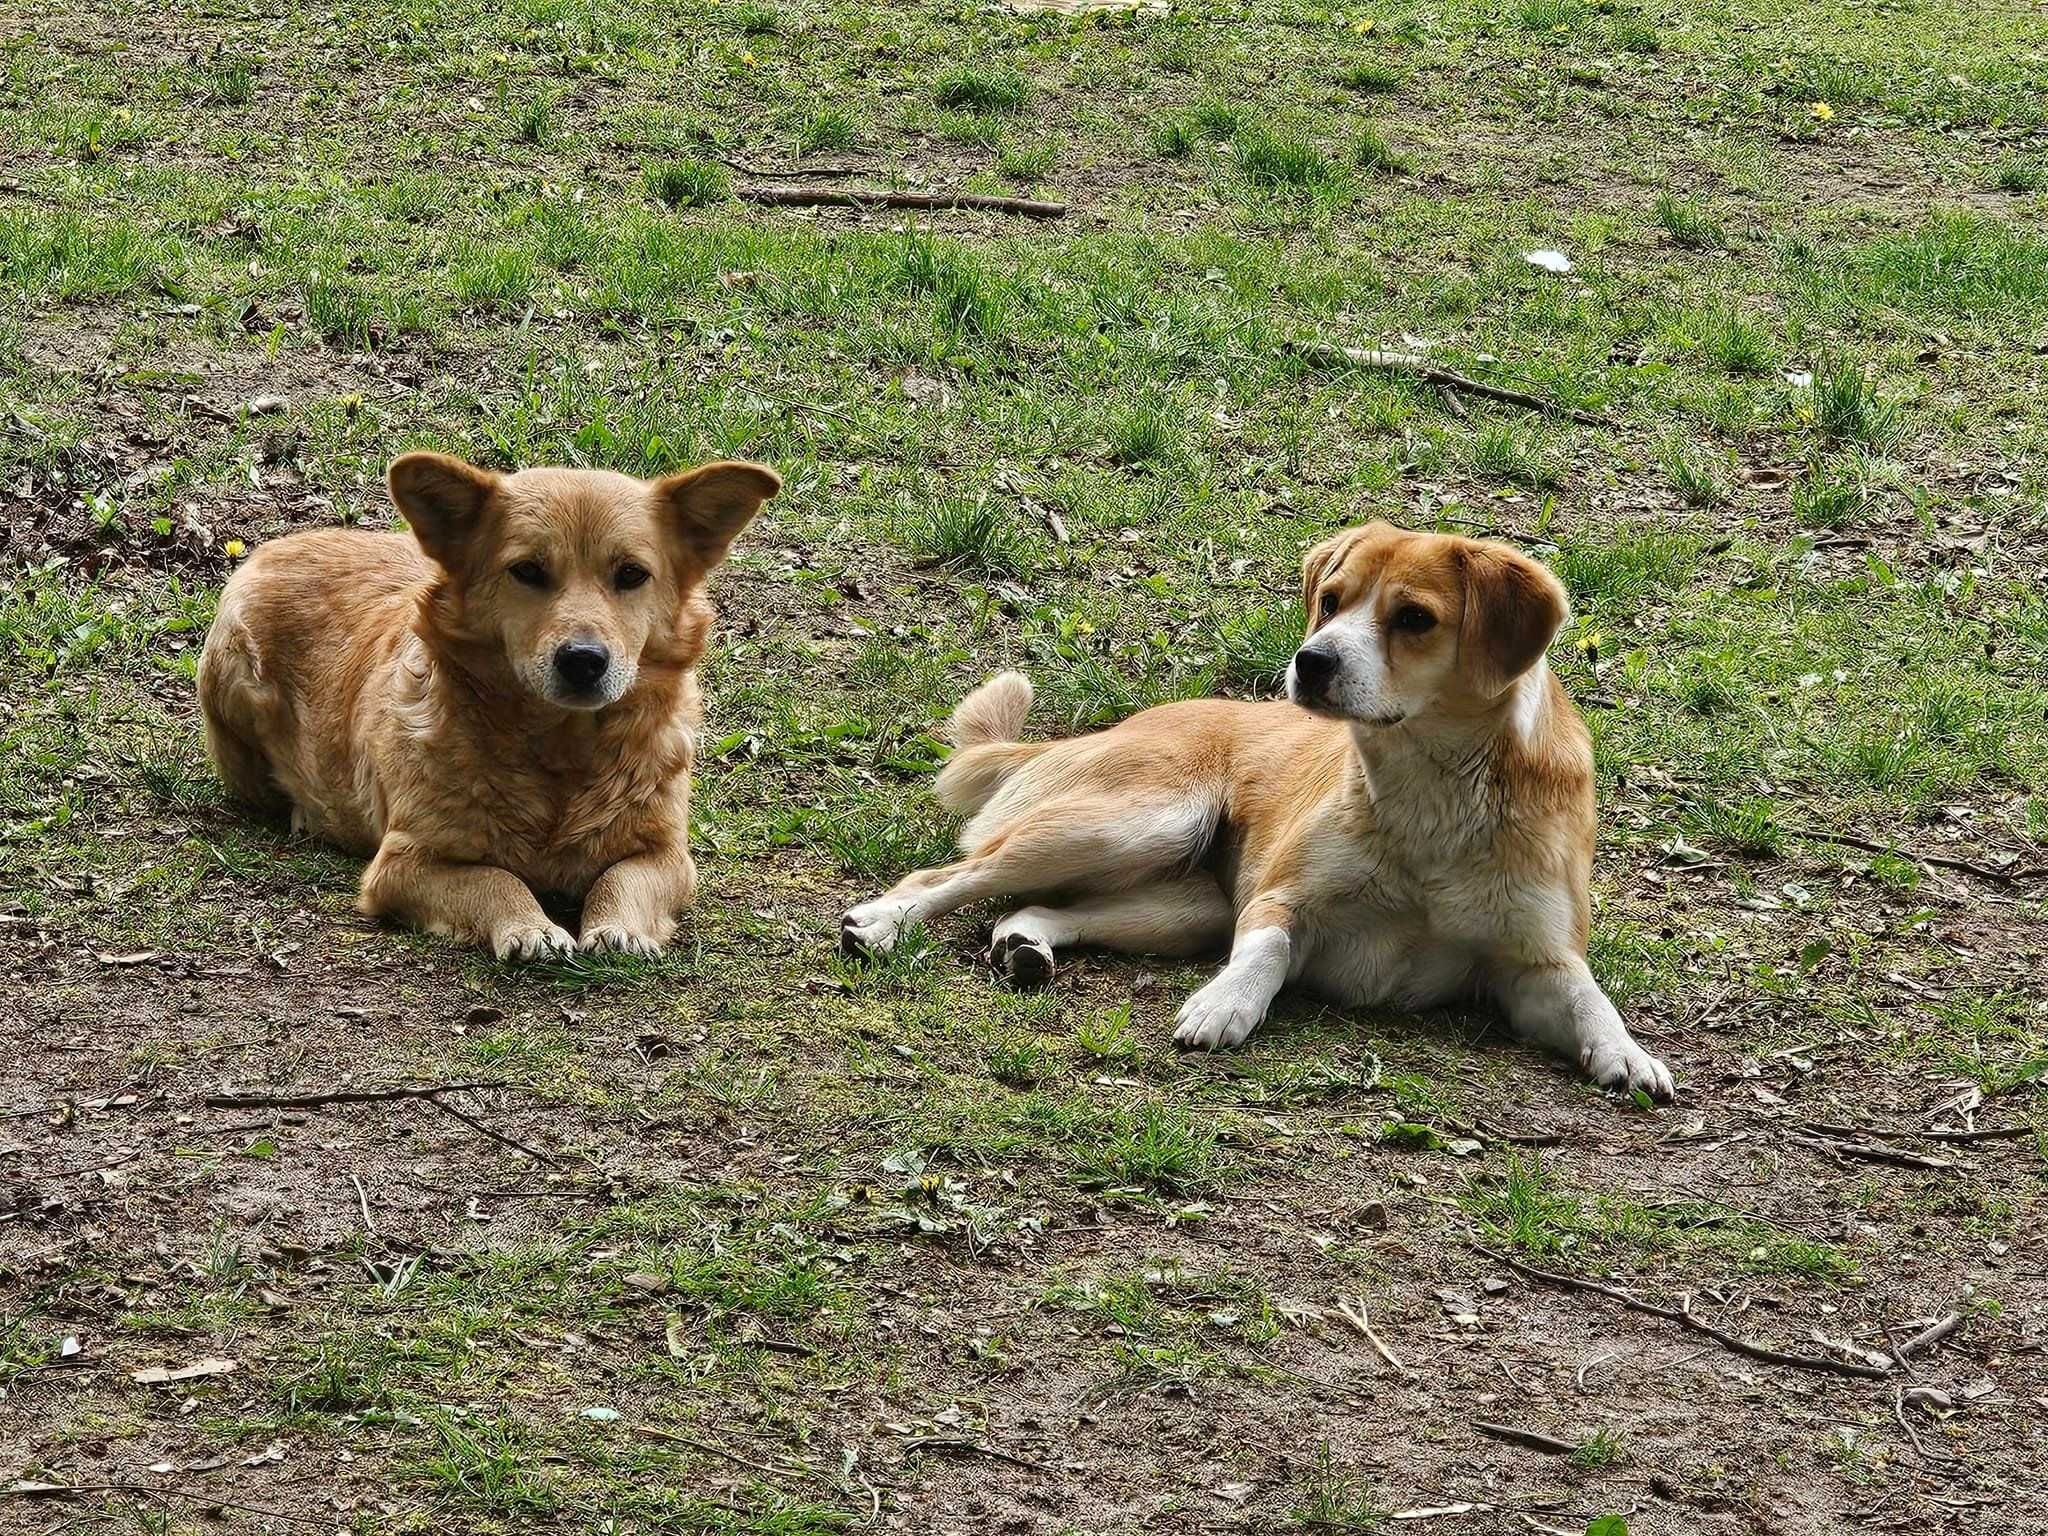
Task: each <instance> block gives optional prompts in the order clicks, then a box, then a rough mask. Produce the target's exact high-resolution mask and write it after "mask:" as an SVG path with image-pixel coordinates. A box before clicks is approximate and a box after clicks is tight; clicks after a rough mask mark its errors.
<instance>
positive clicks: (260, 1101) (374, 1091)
mask: <svg viewBox="0 0 2048 1536" xmlns="http://www.w3.org/2000/svg"><path fill="white" fill-rule="evenodd" d="M505 1086H506V1084H505V1080H504V1079H503V1078H498V1077H494V1078H487V1079H485V1080H484V1081H482V1082H475V1083H421V1084H416V1085H412V1086H406V1087H398V1088H337V1089H333V1090H331V1091H329V1092H326V1093H209V1094H208V1095H207V1096H206V1101H205V1102H206V1107H207V1108H208V1109H252V1108H262V1107H266V1106H267V1107H270V1108H274V1109H318V1108H320V1107H321V1106H322V1105H326V1104H376V1103H379V1102H381V1101H383V1100H385V1099H431V1098H432V1097H433V1096H434V1095H435V1094H437V1093H459V1092H464V1091H467V1090H469V1089H472V1088H503V1087H505Z"/></svg>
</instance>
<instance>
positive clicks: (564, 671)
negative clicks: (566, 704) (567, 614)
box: [555, 640, 612, 689]
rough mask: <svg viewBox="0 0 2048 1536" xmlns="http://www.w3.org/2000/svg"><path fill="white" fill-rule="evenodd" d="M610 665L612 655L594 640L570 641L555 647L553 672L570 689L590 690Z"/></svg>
mask: <svg viewBox="0 0 2048 1536" xmlns="http://www.w3.org/2000/svg"><path fill="white" fill-rule="evenodd" d="M611 664H612V653H611V652H610V651H608V650H606V649H605V648H604V647H603V646H601V645H599V644H597V642H596V641H594V640H570V641H566V642H564V643H563V644H561V645H558V646H556V647H555V672H556V673H557V674H558V675H559V676H560V677H561V679H562V681H563V682H565V683H567V684H568V685H569V686H570V687H571V688H578V689H581V688H592V687H595V686H596V685H597V680H598V679H599V678H601V677H603V676H604V674H605V670H606V669H607V668H608V667H610V666H611Z"/></svg>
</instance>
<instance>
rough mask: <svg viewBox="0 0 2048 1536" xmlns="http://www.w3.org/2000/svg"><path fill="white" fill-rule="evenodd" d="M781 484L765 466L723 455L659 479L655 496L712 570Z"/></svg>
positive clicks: (691, 548)
mask: <svg viewBox="0 0 2048 1536" xmlns="http://www.w3.org/2000/svg"><path fill="white" fill-rule="evenodd" d="M781 489H782V477H781V476H780V475H778V474H776V473H775V471H774V470H772V469H770V468H769V467H768V466H767V465H765V464H748V463H744V462H742V461H739V460H733V459H721V460H720V461H719V462H717V463H715V464H700V465H699V466H698V467H697V468H695V469H692V470H688V471H686V472H684V473H683V474H680V475H670V476H669V477H668V478H667V479H665V480H657V481H655V482H654V497H655V501H656V503H657V504H658V505H660V506H662V507H664V508H665V509H666V511H667V516H668V519H669V529H670V532H671V533H672V534H673V535H674V536H675V537H676V538H677V539H679V540H680V541H681V542H682V544H683V547H684V548H685V549H687V550H688V551H689V552H690V554H691V555H692V556H693V557H694V558H695V559H696V561H697V563H698V564H699V565H701V566H702V567H703V568H704V569H705V570H707V571H708V570H710V569H711V568H712V567H713V566H715V565H716V564H718V562H719V561H721V560H723V559H724V558H725V552H726V551H727V550H728V549H730V548H731V547H732V541H733V540H734V539H735V538H737V537H738V536H739V531H740V530H741V529H742V528H744V527H746V526H747V524H748V523H750V522H752V521H753V517H754V514H755V513H756V512H758V511H760V510H761V503H762V502H764V501H766V500H767V499H768V498H769V497H770V496H773V495H774V494H775V493H776V492H777V491H779V490H781Z"/></svg>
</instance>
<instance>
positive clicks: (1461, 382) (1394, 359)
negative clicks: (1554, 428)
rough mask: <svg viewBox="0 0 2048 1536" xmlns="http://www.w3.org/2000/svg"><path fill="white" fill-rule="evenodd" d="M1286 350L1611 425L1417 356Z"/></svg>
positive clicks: (1306, 347) (1322, 346)
mask: <svg viewBox="0 0 2048 1536" xmlns="http://www.w3.org/2000/svg"><path fill="white" fill-rule="evenodd" d="M1285 350H1286V351H1289V352H1292V353H1293V354H1294V355H1295V356H1296V357H1300V358H1304V359H1306V360H1308V361H1310V362H1319V363H1349V364H1351V366H1353V367H1354V368H1376V369H1380V370H1382V371H1385V372H1390V373H1407V374H1413V375H1414V376H1415V377H1416V378H1418V379H1423V380H1426V381H1427V382H1429V383H1431V384H1438V385H1441V386H1443V387H1444V388H1446V389H1457V390H1463V391H1464V392H1465V393H1466V394H1468V395H1478V396H1479V397H1481V398H1482V399H1486V400H1503V401H1506V402H1507V403H1508V404H1509V405H1519V406H1521V407H1523V408H1524V409H1526V410H1531V411H1544V412H1548V413H1550V414H1553V415H1557V416H1568V417H1570V418H1571V419H1572V420H1573V421H1577V422H1583V423H1584V424H1585V425H1587V426H1589V427H1605V426H1609V425H1611V423H1610V422H1609V421H1608V420H1607V418H1606V417H1605V416H1596V415H1594V414H1593V413H1592V412H1591V411H1582V410H1580V409H1579V408H1578V407H1577V406H1573V405H1560V404H1559V403H1558V402H1557V401H1555V400H1546V399H1544V398H1543V397H1542V396H1541V395H1532V394H1530V393H1529V392H1528V391H1527V390H1522V389H1509V388H1508V387H1507V386H1505V385H1502V384H1489V383H1487V382H1486V381H1485V380H1483V379H1475V378H1471V377H1469V376H1467V375H1465V374H1462V373H1458V372H1456V371H1455V370H1453V369H1450V368H1441V367H1438V366H1437V365H1436V364H1435V363H1432V362H1431V361H1430V360H1429V359H1428V358H1426V357H1423V356H1421V355H1419V354H1417V353H1414V352H1383V351H1380V350H1379V349H1377V348H1366V347H1339V346H1333V345H1332V344H1330V343H1329V342H1323V341H1290V342H1287V343H1285Z"/></svg>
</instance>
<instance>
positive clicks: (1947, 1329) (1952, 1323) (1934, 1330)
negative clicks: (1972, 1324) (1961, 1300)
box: [1894, 1312, 1963, 1360]
mask: <svg viewBox="0 0 2048 1536" xmlns="http://www.w3.org/2000/svg"><path fill="white" fill-rule="evenodd" d="M1962 1326H1963V1314H1962V1313H1960V1312H1951V1313H1949V1314H1948V1315H1947V1316H1945V1317H1943V1318H1941V1319H1940V1320H1939V1321H1938V1322H1936V1323H1935V1324H1934V1325H1933V1326H1932V1327H1931V1328H1923V1329H1922V1330H1921V1331H1920V1332H1918V1333H1916V1334H1914V1335H1913V1337H1911V1338H1910V1339H1908V1340H1906V1342H1905V1343H1903V1344H1901V1345H1900V1346H1899V1347H1898V1348H1897V1350H1895V1351H1894V1353H1895V1354H1897V1355H1898V1357H1899V1358H1900V1359H1901V1360H1904V1359H1906V1358H1908V1357H1909V1356H1912V1355H1917V1354H1919V1353H1920V1351H1921V1350H1923V1349H1932V1348H1933V1347H1934V1346H1935V1345H1937V1344H1939V1343H1940V1342H1941V1341H1942V1340H1943V1339H1945V1338H1947V1337H1948V1336H1949V1335H1950V1334H1952V1333H1954V1332H1955V1331H1956V1330H1957V1329H1958V1328H1960V1327H1962Z"/></svg>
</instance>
